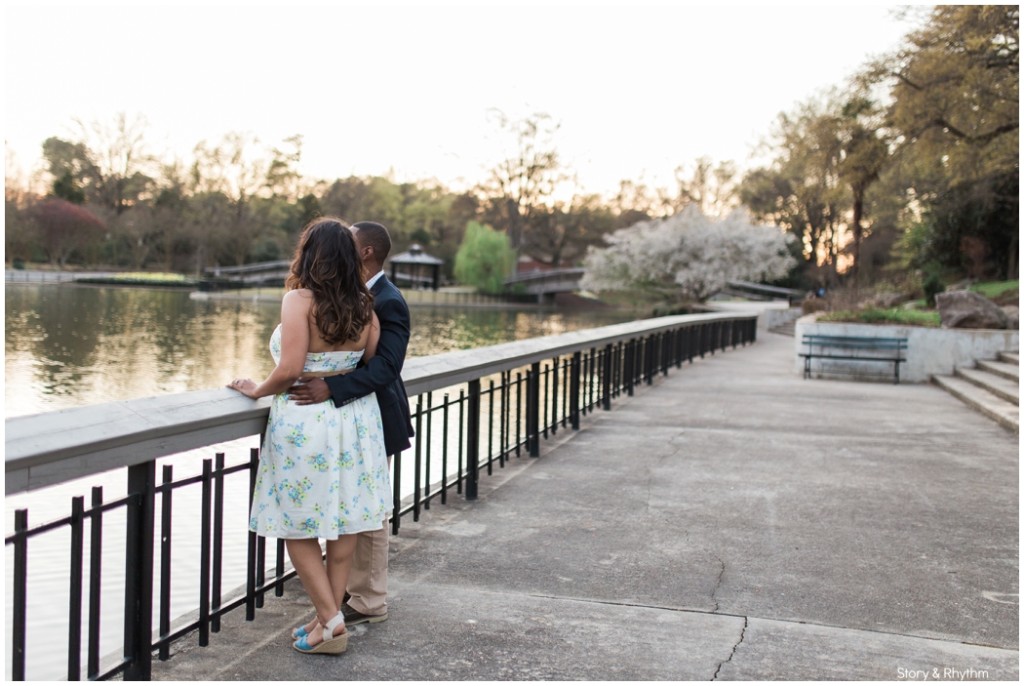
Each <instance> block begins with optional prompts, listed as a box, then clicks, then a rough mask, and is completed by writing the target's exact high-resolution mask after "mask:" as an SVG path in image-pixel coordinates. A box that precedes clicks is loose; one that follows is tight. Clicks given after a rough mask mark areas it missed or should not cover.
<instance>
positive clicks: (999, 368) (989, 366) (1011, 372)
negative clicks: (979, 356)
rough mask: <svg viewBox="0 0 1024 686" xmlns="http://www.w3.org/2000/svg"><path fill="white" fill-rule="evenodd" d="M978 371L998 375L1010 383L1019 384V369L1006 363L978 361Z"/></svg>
mask: <svg viewBox="0 0 1024 686" xmlns="http://www.w3.org/2000/svg"><path fill="white" fill-rule="evenodd" d="M978 369H982V370H984V371H986V372H992V373H993V374H998V375H999V376H1002V377H1004V378H1006V379H1009V380H1010V381H1016V382H1017V383H1020V367H1019V366H1017V365H1015V364H1009V363H1007V362H996V361H995V360H978Z"/></svg>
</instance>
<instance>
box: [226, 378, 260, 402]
mask: <svg viewBox="0 0 1024 686" xmlns="http://www.w3.org/2000/svg"><path fill="white" fill-rule="evenodd" d="M228 388H231V389H233V390H236V391H238V392H239V393H241V394H242V395H244V396H246V397H249V398H253V399H254V400H255V398H256V392H255V391H256V382H255V381H253V380H252V379H232V380H231V383H229V384H228Z"/></svg>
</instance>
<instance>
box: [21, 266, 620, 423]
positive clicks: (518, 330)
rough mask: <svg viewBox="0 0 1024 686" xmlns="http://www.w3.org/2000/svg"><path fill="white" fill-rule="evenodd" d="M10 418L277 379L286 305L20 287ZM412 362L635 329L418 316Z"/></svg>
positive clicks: (583, 318)
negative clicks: (598, 330)
mask: <svg viewBox="0 0 1024 686" xmlns="http://www.w3.org/2000/svg"><path fill="white" fill-rule="evenodd" d="M4 317H5V320H4V321H5V328H4V336H5V350H6V359H5V373H6V386H5V401H6V408H5V416H7V417H12V416H18V415H25V414H33V413H36V412H45V411H49V410H56V409H62V408H67V407H74V406H79V405H91V404H94V403H103V402H111V401H115V400H123V399H131V398H139V397H146V396H153V395H160V394H164V393H178V392H182V391H190V390H201V389H207V388H217V387H220V386H222V385H224V383H225V382H226V381H227V380H228V379H231V378H232V377H234V376H251V377H253V378H257V377H260V376H262V375H266V374H267V373H269V372H270V370H271V368H272V366H273V363H272V361H271V358H270V354H269V351H268V349H267V342H268V341H269V339H270V335H271V333H272V332H273V330H274V327H275V326H276V325H277V323H278V321H279V319H280V304H279V303H278V302H276V301H264V300H247V301H208V300H193V299H191V298H189V294H188V293H187V292H182V291H162V290H155V289H129V288H87V287H80V286H73V285H54V284H49V285H29V284H8V285H7V288H6V299H5V313H4ZM411 318H412V337H411V339H410V341H409V356H410V357H420V356H424V355H433V354H436V353H439V352H445V351H448V350H460V349H467V348H476V347H480V346H485V345H494V344H497V343H504V342H507V341H511V340H519V339H523V338H532V337H536V336H547V335H551V334H557V333H563V332H565V331H571V330H575V329H580V328H590V327H594V326H601V325H604V324H610V323H614V322H619V321H623V320H624V319H628V318H631V317H629V316H628V315H625V314H623V313H621V312H607V311H585V312H572V313H565V312H561V311H538V310H529V311H523V310H518V311H517V310H485V309H454V308H441V307H420V306H414V307H413V308H412V312H411Z"/></svg>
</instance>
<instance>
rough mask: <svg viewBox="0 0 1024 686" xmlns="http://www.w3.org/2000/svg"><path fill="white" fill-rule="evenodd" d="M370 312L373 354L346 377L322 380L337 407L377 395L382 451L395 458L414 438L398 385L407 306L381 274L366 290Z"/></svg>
mask: <svg viewBox="0 0 1024 686" xmlns="http://www.w3.org/2000/svg"><path fill="white" fill-rule="evenodd" d="M370 293H371V294H372V295H373V310H374V312H376V313H377V319H378V320H380V341H379V342H378V343H377V354H376V355H374V356H373V357H372V358H370V360H369V361H368V362H367V363H366V364H364V365H361V366H359V367H358V368H357V369H355V370H354V371H352V372H351V373H349V374H342V375H339V376H329V377H327V378H325V379H324V381H326V382H327V387H328V388H329V389H330V391H331V398H332V399H333V400H334V404H335V405H336V406H338V407H341V406H342V405H345V404H346V403H350V402H352V401H353V400H355V399H356V398H362V397H363V396H364V395H369V394H370V393H376V394H377V404H378V405H380V418H381V422H382V423H383V425H384V449H385V450H386V451H387V454H388V455H397V454H398V453H400V452H401V451H403V450H405V449H407V448H408V447H409V446H410V445H411V443H410V441H409V439H410V438H411V437H412V436H413V435H414V431H413V427H412V418H411V417H410V415H409V398H408V396H407V395H406V393H405V384H403V383H402V366H403V365H404V364H405V352H406V349H408V347H409V306H408V305H407V304H406V302H405V298H403V297H402V293H401V291H399V290H398V288H397V287H396V286H395V285H394V284H393V283H391V282H390V281H388V277H387V276H386V275H382V276H381V277H380V278H379V279H377V282H376V283H374V284H373V288H371V289H370Z"/></svg>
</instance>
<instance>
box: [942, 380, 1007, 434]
mask: <svg viewBox="0 0 1024 686" xmlns="http://www.w3.org/2000/svg"><path fill="white" fill-rule="evenodd" d="M932 382H933V383H935V385H937V386H939V387H940V388H942V389H944V390H946V391H947V392H949V393H950V394H952V395H953V396H954V397H956V398H959V399H960V400H962V401H963V402H964V403H966V404H967V405H968V406H969V407H971V408H973V409H975V410H977V411H978V412H981V413H982V414H984V415H985V416H987V417H989V418H991V419H994V420H995V421H996V422H998V423H999V424H1000V425H1001V426H1003V427H1004V428H1006V429H1009V430H1010V431H1012V432H1014V433H1018V434H1019V433H1020V408H1019V407H1018V406H1017V405H1014V404H1013V403H1011V402H1008V401H1006V400H1003V399H1002V398H999V397H997V396H995V395H993V394H992V393H989V392H988V391H986V390H985V389H983V388H979V387H978V386H975V385H974V384H973V383H971V382H970V381H967V380H966V379H960V378H957V377H955V376H940V375H935V376H932Z"/></svg>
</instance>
